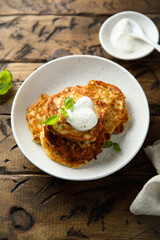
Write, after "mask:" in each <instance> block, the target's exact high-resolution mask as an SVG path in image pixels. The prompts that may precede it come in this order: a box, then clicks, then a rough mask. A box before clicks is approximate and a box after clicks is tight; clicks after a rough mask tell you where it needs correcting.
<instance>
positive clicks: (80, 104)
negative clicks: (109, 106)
mask: <svg viewBox="0 0 160 240" xmlns="http://www.w3.org/2000/svg"><path fill="white" fill-rule="evenodd" d="M66 111H67V113H68V117H67V119H66V120H67V122H68V123H69V124H71V126H72V127H73V128H75V129H76V130H78V131H87V130H90V129H92V128H93V127H94V126H96V124H97V122H98V118H97V115H96V114H95V112H94V111H93V102H92V100H91V99H90V98H89V97H82V98H80V99H79V100H78V101H77V102H76V103H75V104H74V107H73V109H72V110H66Z"/></svg>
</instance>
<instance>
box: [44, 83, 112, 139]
mask: <svg viewBox="0 0 160 240" xmlns="http://www.w3.org/2000/svg"><path fill="white" fill-rule="evenodd" d="M84 96H88V97H90V98H91V100H92V101H93V105H94V108H93V110H94V111H95V113H96V115H97V117H98V123H97V125H96V126H95V127H94V128H92V129H91V130H88V131H83V132H81V131H77V130H76V129H74V128H73V127H72V126H71V125H70V124H69V123H68V122H67V121H66V119H65V118H64V116H63V115H62V114H61V108H62V107H65V106H64V100H65V98H66V97H72V98H73V99H74V101H75V102H76V101H77V100H78V99H79V98H81V97H84ZM60 98H61V99H60ZM56 101H57V102H58V103H55V102H56ZM106 111H107V109H106V104H105V103H103V102H102V101H100V99H99V98H94V93H93V92H92V93H91V92H90V91H89V90H88V89H87V88H86V87H82V86H76V87H68V88H65V89H63V90H62V91H60V92H59V93H57V94H55V95H53V96H51V97H50V98H49V99H48V101H47V103H46V112H47V117H50V116H52V115H60V114H61V115H60V119H59V121H58V122H57V123H56V124H54V125H52V126H49V130H50V131H51V132H53V133H55V134H57V135H61V136H63V137H66V138H68V139H71V140H75V141H95V140H96V138H97V136H98V134H99V132H100V131H101V129H102V128H103V126H104V124H105V114H106Z"/></svg>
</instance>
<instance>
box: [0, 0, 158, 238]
mask: <svg viewBox="0 0 160 240" xmlns="http://www.w3.org/2000/svg"><path fill="white" fill-rule="evenodd" d="M124 10H134V11H138V12H142V13H145V14H147V16H149V17H150V18H151V19H152V20H153V21H154V22H155V24H156V26H157V27H158V29H159V31H160V3H159V0H152V1H150V0H143V1H139V0H133V1H128V0H123V1H120V0H54V1H52V0H42V1H38V0H34V1H32V0H12V1H11V0H6V1H0V71H1V70H3V69H5V68H8V69H9V70H10V71H11V72H12V74H13V87H12V89H11V90H10V91H9V92H8V93H7V94H6V95H5V96H0V193H1V201H0V203H1V205H0V240H22V239H23V240H37V239H40V240H41V239H42V240H53V239H54V240H61V239H62V240H67V239H69V240H76V239H93V240H101V239H107V240H132V239H133V240H134V239H135V240H158V239H160V224H159V221H160V217H152V216H134V215H133V214H132V213H131V212H130V211H129V206H130V204H131V202H132V201H133V199H134V198H135V196H136V195H137V193H138V192H139V191H140V189H141V188H142V186H143V185H144V183H145V182H147V181H148V180H149V179H150V178H151V177H152V176H154V175H156V171H155V169H154V168H153V166H152V164H151V162H150V160H149V159H148V158H147V156H146V155H145V153H144V151H143V148H144V147H146V146H147V145H151V144H153V142H154V141H155V140H157V139H159V136H160V68H159V66H160V57H159V53H157V52H156V51H153V53H152V54H150V55H149V56H147V57H145V58H143V59H139V60H136V61H129V62H127V61H120V60H117V59H115V58H113V57H111V56H110V55H109V54H107V53H106V52H105V51H104V50H103V49H102V47H101V46H100V43H99V38H98V33H99V29H100V27H101V25H102V23H103V22H104V20H105V19H107V18H108V17H109V16H110V15H112V14H114V13H117V12H120V11H124ZM73 54H74V55H75V54H91V55H98V56H101V57H105V58H109V59H111V60H113V61H115V62H117V63H119V64H120V65H122V66H123V67H125V68H126V69H127V70H128V71H130V72H131V73H132V74H133V75H134V76H135V77H136V79H137V80H138V82H139V83H140V84H141V86H142V88H143V89H144V91H145V93H146V96H147V99H148V102H149V107H150V113H151V123H150V127H149V132H148V135H147V137H146V140H145V142H144V144H143V146H142V148H141V150H140V151H139V153H138V154H137V155H136V156H135V157H134V159H133V160H132V161H131V162H130V163H129V164H128V165H127V166H125V167H124V168H123V169H121V170H120V171H118V172H116V173H115V174H113V175H112V176H109V177H106V178H103V179H100V180H97V181H90V182H72V181H65V180H60V179H57V178H54V177H51V176H48V175H47V174H45V173H44V172H42V171H40V170H39V169H37V168H36V167H35V166H34V165H32V164H31V163H30V162H29V161H28V160H27V159H26V158H25V157H24V156H23V154H22V153H21V151H20V150H19V148H18V147H17V145H16V142H15V140H14V138H13V134H12V129H11V123H10V111H11V106H12V101H13V98H14V96H15V94H16V92H17V90H18V88H19V86H20V85H21V84H22V82H23V81H25V79H26V78H27V77H28V76H29V75H30V73H31V72H33V71H34V70H35V69H37V68H38V67H39V66H41V65H42V64H43V63H45V62H47V61H49V60H52V59H55V58H58V57H61V56H65V55H73Z"/></svg>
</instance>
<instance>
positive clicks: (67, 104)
mask: <svg viewBox="0 0 160 240" xmlns="http://www.w3.org/2000/svg"><path fill="white" fill-rule="evenodd" d="M64 105H65V107H66V109H70V110H72V108H73V107H74V100H73V98H71V97H66V99H65V100H64Z"/></svg>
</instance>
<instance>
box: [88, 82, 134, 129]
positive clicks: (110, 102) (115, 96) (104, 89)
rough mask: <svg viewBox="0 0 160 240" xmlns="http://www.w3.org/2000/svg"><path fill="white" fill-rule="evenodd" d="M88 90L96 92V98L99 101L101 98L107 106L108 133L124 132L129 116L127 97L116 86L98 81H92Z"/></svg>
mask: <svg viewBox="0 0 160 240" xmlns="http://www.w3.org/2000/svg"><path fill="white" fill-rule="evenodd" d="M88 89H89V90H90V91H91V92H94V97H95V98H98V99H99V97H100V101H102V102H103V103H106V104H107V112H106V117H105V120H106V123H107V124H106V132H107V133H114V131H115V133H120V132H122V131H123V130H124V128H123V127H124V124H125V122H127V121H128V119H129V116H128V110H127V108H126V107H125V96H124V94H123V93H122V92H121V90H120V89H119V88H118V87H116V86H114V85H111V84H109V83H104V82H102V81H96V80H91V81H89V82H88ZM95 93H96V95H95ZM118 126H119V128H118ZM116 128H117V130H116Z"/></svg>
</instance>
